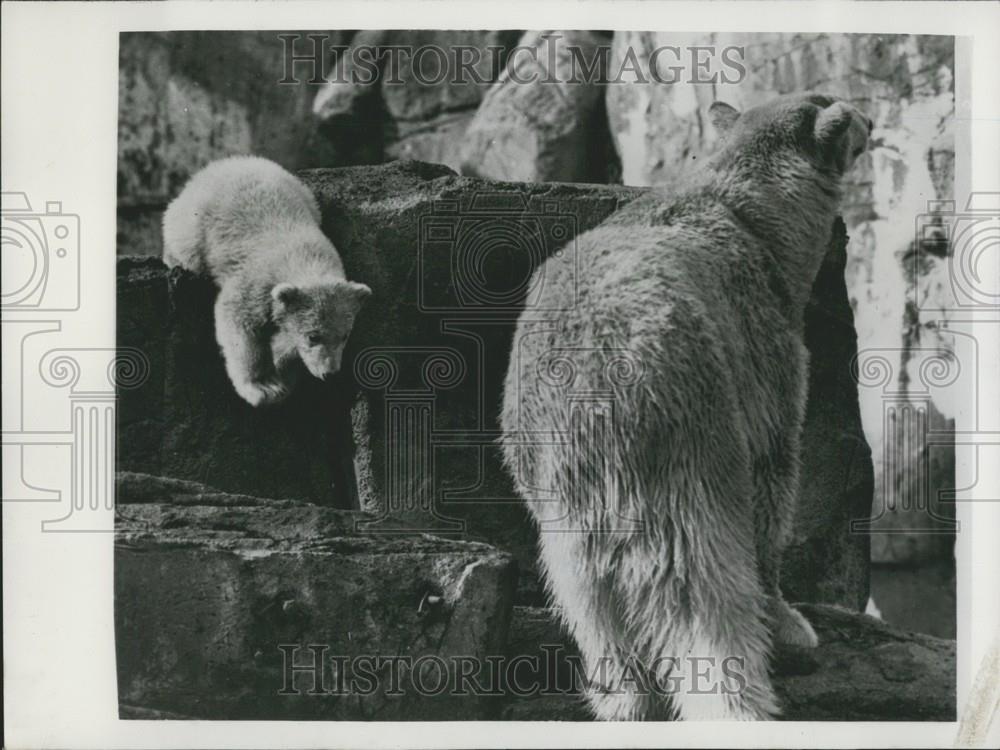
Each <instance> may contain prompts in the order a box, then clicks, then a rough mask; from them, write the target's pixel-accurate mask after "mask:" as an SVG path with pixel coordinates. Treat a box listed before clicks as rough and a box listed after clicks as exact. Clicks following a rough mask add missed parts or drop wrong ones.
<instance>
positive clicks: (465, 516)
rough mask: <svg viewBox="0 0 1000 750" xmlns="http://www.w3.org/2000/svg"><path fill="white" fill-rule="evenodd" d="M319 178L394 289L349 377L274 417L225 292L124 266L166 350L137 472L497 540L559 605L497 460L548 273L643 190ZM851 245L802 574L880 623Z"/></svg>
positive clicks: (359, 252)
mask: <svg viewBox="0 0 1000 750" xmlns="http://www.w3.org/2000/svg"><path fill="white" fill-rule="evenodd" d="M301 176H302V178H303V179H304V180H305V181H306V182H307V184H309V185H310V187H311V188H312V189H313V191H314V192H315V194H316V195H317V197H318V199H319V202H320V205H321V206H322V208H323V228H324V230H325V231H326V233H327V234H328V235H329V236H330V238H331V239H332V240H333V242H334V244H335V245H336V246H337V248H338V249H339V250H340V252H341V255H342V257H343V259H344V264H345V267H346V269H347V273H348V276H349V277H350V278H354V279H357V280H359V281H362V282H364V283H366V284H368V285H369V286H370V287H371V288H372V290H373V292H374V294H373V297H372V299H371V301H370V303H369V304H368V305H367V307H366V308H365V310H363V311H362V313H361V315H360V316H359V318H358V320H357V323H356V327H355V330H354V333H353V334H352V337H351V340H350V343H349V346H348V350H347V352H346V358H345V361H346V362H347V363H349V364H348V368H349V369H348V370H347V371H346V372H344V373H342V374H341V376H339V377H338V378H335V379H333V381H330V382H327V383H320V382H318V381H314V380H307V381H306V382H305V383H304V384H303V387H302V388H301V389H300V391H299V392H297V393H296V394H295V395H294V396H293V397H292V399H290V401H289V402H288V403H286V404H283V405H281V406H279V407H277V408H275V409H268V410H254V409H252V408H251V407H249V406H247V405H246V404H244V403H243V402H242V401H240V400H239V398H238V397H237V396H236V395H235V394H234V393H233V392H232V387H231V385H230V384H229V382H228V380H227V378H226V375H225V371H224V368H223V364H222V360H221V357H220V355H219V353H218V350H217V347H216V345H215V342H214V333H213V324H212V299H213V295H214V289H213V287H212V284H211V282H210V281H208V280H207V279H202V278H198V277H195V276H193V275H191V274H188V273H186V272H184V271H181V270H174V271H170V272H167V271H166V269H165V268H163V267H162V266H161V265H158V263H157V262H156V261H151V260H140V261H136V260H129V259H122V260H120V261H119V284H120V287H119V305H118V315H119V339H120V342H121V343H122V344H123V345H129V346H135V347H139V348H142V349H145V350H148V356H149V360H150V363H151V364H150V371H151V374H150V377H149V379H148V380H147V382H146V383H145V384H144V385H142V386H141V387H139V388H136V389H134V390H132V391H128V392H123V393H122V394H121V400H120V404H119V419H120V427H119V433H118V434H119V449H118V450H119V454H118V455H119V458H118V461H119V467H120V468H122V469H125V470H129V471H138V472H145V473H150V474H159V475H168V476H173V477H177V478H181V479H187V480H193V481H201V482H205V483H208V484H211V485H213V486H216V487H218V488H220V489H221V490H224V491H227V492H237V493H244V494H254V495H269V496H273V497H295V498H298V499H307V500H312V501H314V502H318V503H323V504H327V505H331V506H334V507H338V508H344V509H349V508H355V507H359V508H363V509H365V510H366V511H369V512H371V513H373V514H374V518H373V521H372V524H373V528H374V529H381V530H384V531H389V530H393V529H398V528H401V527H402V528H406V529H409V530H418V531H431V532H434V533H436V534H439V535H452V536H457V537H460V538H467V539H473V540H481V541H487V542H489V543H491V544H494V545H496V546H498V547H500V548H501V549H504V550H508V551H510V552H511V553H512V554H514V555H515V557H516V558H517V559H518V562H519V564H520V565H521V567H522V570H523V575H522V576H521V584H520V592H519V597H520V600H521V601H523V602H535V603H541V602H542V594H541V591H540V589H539V586H538V580H537V576H536V575H535V574H534V571H535V530H534V527H533V525H532V524H531V522H530V521H529V519H528V516H527V513H526V511H525V510H524V508H523V506H522V504H521V502H520V500H519V499H518V497H517V495H516V494H515V492H514V491H513V488H512V486H511V482H510V478H509V477H508V475H507V473H506V471H505V470H504V469H503V467H502V466H501V464H500V454H499V451H498V449H497V447H496V439H497V436H498V423H497V413H498V409H499V406H500V394H501V384H502V380H503V377H504V374H505V372H506V368H507V360H508V356H509V350H510V341H511V337H512V335H513V330H514V324H515V321H516V319H517V316H518V314H519V312H520V310H521V306H522V304H523V301H524V299H525V297H526V295H530V294H531V293H532V290H531V289H530V288H529V287H528V280H529V279H530V278H531V272H532V271H533V270H534V269H535V267H536V266H537V265H538V264H540V263H541V262H542V261H543V260H544V259H545V258H546V257H548V256H549V255H550V254H552V253H554V252H555V251H556V250H558V249H560V248H563V246H564V245H565V246H566V247H565V249H564V250H563V254H562V255H561V256H560V257H561V258H562V259H563V262H566V263H573V262H575V254H574V246H573V244H572V242H571V240H572V238H573V237H575V236H576V235H577V234H578V233H579V232H582V231H585V230H586V229H588V228H590V227H592V226H594V225H596V224H597V223H599V222H600V221H602V220H603V219H605V218H606V217H608V216H609V215H610V214H611V213H612V212H614V211H615V210H617V209H618V208H620V207H622V206H624V205H625V204H626V203H628V202H629V201H630V200H631V199H633V198H634V197H635V196H637V195H639V194H641V193H642V191H641V190H639V189H635V188H623V187H610V186H609V187H600V186H593V185H586V186H585V185H569V184H531V183H497V182H488V181H483V180H476V179H471V178H463V177H458V176H456V175H454V174H453V173H451V172H450V171H449V170H447V169H446V168H443V167H440V166H433V165H426V164H419V163H396V164H391V165H385V166H381V167H356V168H345V169H337V170H315V171H307V172H304V173H302V174H301ZM844 239H845V238H844V237H843V235H842V234H840V235H838V236H837V237H836V238H834V241H833V242H832V244H831V250H830V253H829V257H828V259H827V264H826V265H825V266H824V270H823V272H822V273H821V275H820V279H819V280H818V282H817V287H816V290H815V292H814V295H813V301H812V304H811V306H810V309H809V313H808V321H807V345H808V346H809V348H810V351H811V352H812V357H813V368H812V376H811V377H812V380H811V383H810V388H811V394H810V402H809V415H808V418H807V423H806V427H805V446H806V452H805V455H804V461H805V468H804V471H803V494H802V503H801V505H802V508H801V510H800V519H799V524H798V526H797V527H796V530H795V537H794V542H793V547H792V548H791V549H790V550H789V556H788V558H787V560H786V566H785V574H784V576H785V587H786V590H788V591H789V592H790V596H792V597H793V598H796V599H800V600H806V601H823V602H830V603H837V604H842V605H845V606H848V607H853V608H858V609H860V608H862V607H863V606H864V602H865V600H866V598H867V567H866V566H867V563H866V560H867V554H866V543H867V540H866V537H865V536H864V535H857V534H851V533H850V524H849V520H850V519H851V518H853V517H855V516H859V515H860V516H863V515H864V514H865V512H866V508H867V507H868V506H869V504H870V501H871V473H870V472H871V464H870V459H869V456H868V453H867V451H866V447H865V442H864V436H863V434H862V432H861V429H860V422H859V418H858V409H857V393H856V390H855V387H854V385H853V381H852V380H851V379H850V378H851V373H850V368H849V364H850V361H851V359H852V357H853V356H854V338H853V337H854V334H853V328H852V326H851V313H850V309H849V307H848V306H847V303H846V292H845V291H844V289H843V276H842V273H841V269H842V267H843V262H844V254H843V253H844V250H843V243H844ZM567 243H568V244H567ZM543 283H544V282H543ZM331 485H332V487H331Z"/></svg>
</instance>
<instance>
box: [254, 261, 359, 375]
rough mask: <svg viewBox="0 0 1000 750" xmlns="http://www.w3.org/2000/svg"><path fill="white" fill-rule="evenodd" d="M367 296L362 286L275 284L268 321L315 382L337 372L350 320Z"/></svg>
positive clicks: (349, 329)
mask: <svg viewBox="0 0 1000 750" xmlns="http://www.w3.org/2000/svg"><path fill="white" fill-rule="evenodd" d="M370 294H371V289H369V288H368V287H367V286H365V285H364V284H357V283H355V282H353V281H346V280H345V281H341V280H338V281H332V282H323V283H317V284H311V285H294V284H288V283H281V284H277V285H276V286H275V287H274V288H273V289H272V290H271V298H272V300H273V305H272V317H273V318H274V322H275V324H276V325H277V326H278V331H279V332H280V333H281V334H282V336H283V338H284V339H285V341H284V342H283V343H284V345H285V346H286V347H287V348H289V349H291V348H292V347H294V351H295V352H297V353H298V355H299V358H300V359H301V360H302V363H303V364H304V365H305V366H306V369H308V370H309V372H310V373H312V374H313V375H314V376H315V377H317V378H321V379H322V378H326V377H327V376H328V375H333V374H334V373H335V372H337V371H338V370H340V361H341V358H342V356H343V354H344V345H345V344H346V343H347V337H348V336H350V334H351V329H352V328H353V327H354V318H355V317H356V316H357V314H358V311H359V310H360V309H361V306H362V305H363V304H364V302H365V300H366V299H368V296H369V295H370Z"/></svg>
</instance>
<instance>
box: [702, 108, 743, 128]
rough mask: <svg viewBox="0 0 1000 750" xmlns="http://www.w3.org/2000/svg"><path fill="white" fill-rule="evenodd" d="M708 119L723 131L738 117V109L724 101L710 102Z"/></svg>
mask: <svg viewBox="0 0 1000 750" xmlns="http://www.w3.org/2000/svg"><path fill="white" fill-rule="evenodd" d="M708 119H709V120H710V121H711V123H712V125H713V127H715V129H716V130H718V131H719V132H720V133H725V132H726V131H728V130H729V129H730V128H731V127H732V126H733V123H734V122H736V121H737V120H738V119H740V111H739V110H738V109H736V107H732V106H730V105H728V104H726V103H725V102H712V106H711V107H709V108H708Z"/></svg>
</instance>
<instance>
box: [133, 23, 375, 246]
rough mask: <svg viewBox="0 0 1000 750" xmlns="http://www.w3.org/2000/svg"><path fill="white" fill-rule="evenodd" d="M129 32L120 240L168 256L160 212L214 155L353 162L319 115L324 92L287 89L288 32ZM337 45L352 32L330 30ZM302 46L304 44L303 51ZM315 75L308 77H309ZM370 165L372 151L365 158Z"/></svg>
mask: <svg viewBox="0 0 1000 750" xmlns="http://www.w3.org/2000/svg"><path fill="white" fill-rule="evenodd" d="M308 33H316V32H293V31H286V32H282V31H253V32H243V31H239V32H232V31H210V32H209V31H174V32H138V33H123V34H122V35H121V39H120V47H119V57H120V75H119V79H118V100H119V101H118V237H119V245H120V246H121V245H126V246H129V247H130V248H132V249H131V252H132V253H140V252H141V253H142V254H148V255H159V254H160V247H161V245H160V231H159V221H160V213H161V212H162V211H163V209H164V208H165V207H166V204H167V202H169V201H170V199H171V198H173V197H174V196H175V195H177V193H178V192H180V189H181V186H182V185H183V184H184V182H185V181H186V180H187V179H188V177H190V176H191V175H192V174H193V173H194V172H196V171H197V170H199V169H201V168H202V167H204V166H205V165H206V164H207V163H208V162H210V161H212V160H213V159H218V158H221V157H224V156H231V155H233V154H251V153H252V154H257V155H259V156H265V157H267V158H269V159H274V160H275V161H277V162H279V163H280V164H282V165H284V166H285V167H287V168H289V169H298V168H301V167H306V166H312V167H314V166H326V165H337V164H343V163H357V162H346V161H345V160H346V155H345V154H343V153H338V152H337V151H336V150H335V148H334V147H333V145H332V144H331V143H330V141H329V140H328V139H327V138H325V137H323V136H322V135H321V134H320V132H319V130H318V128H317V123H316V121H315V120H314V119H313V117H312V115H311V107H312V100H313V97H314V95H315V92H316V88H317V87H316V86H309V85H307V84H306V83H305V82H304V80H303V82H302V83H301V84H300V85H299V84H283V85H279V84H278V81H279V80H280V79H281V78H282V76H283V75H284V69H283V66H284V56H285V50H284V45H283V43H282V41H281V39H280V38H279V35H280V34H303V35H304V34H308ZM321 33H323V34H325V35H326V36H327V37H328V39H329V41H328V43H329V44H335V43H337V41H342V40H344V39H347V38H349V36H350V32H342V31H327V32H321ZM300 46H301V45H300ZM305 78H307V75H306V74H305V73H303V79H305ZM359 156H360V157H361V160H364V154H359Z"/></svg>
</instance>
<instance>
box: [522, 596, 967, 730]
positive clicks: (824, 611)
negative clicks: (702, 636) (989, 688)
mask: <svg viewBox="0 0 1000 750" xmlns="http://www.w3.org/2000/svg"><path fill="white" fill-rule="evenodd" d="M799 608H800V609H801V610H802V612H803V613H804V614H805V615H806V617H808V618H809V621H810V622H811V623H812V624H813V626H814V627H815V629H816V633H817V635H818V636H819V640H820V646H819V648H817V649H816V650H815V651H798V650H796V651H785V652H779V653H777V654H776V655H775V657H774V660H773V671H774V682H775V687H776V689H777V691H778V695H779V697H780V700H781V705H782V708H783V715H782V718H783V719H784V720H786V721H887V720H888V721H954V720H955V675H956V672H955V642H954V641H951V640H944V639H940V638H932V637H930V636H926V635H920V634H917V633H908V632H905V631H902V630H897V629H895V628H891V627H889V626H887V625H886V624H885V623H883V622H881V621H879V620H876V619H874V618H872V617H868V616H866V615H859V614H856V613H854V612H849V611H847V610H845V609H842V608H839V607H832V606H826V605H808V604H807V605H799ZM510 643H511V646H510V653H519V654H526V655H528V656H529V657H533V659H537V661H534V660H533V661H531V662H529V663H527V664H526V671H525V674H524V675H523V676H522V684H524V685H536V684H537V685H545V686H547V687H548V688H549V689H548V691H547V692H548V693H549V694H543V693H542V691H538V692H536V693H534V694H531V695H526V696H524V697H522V698H520V699H519V700H514V701H512V702H511V703H510V704H509V705H507V706H506V707H505V708H504V713H503V718H504V719H509V720H518V721H552V720H559V721H586V720H587V719H589V718H590V715H589V712H588V709H587V707H586V704H585V703H584V702H583V700H582V696H581V695H580V694H579V692H574V691H573V690H571V689H570V686H571V684H572V681H571V680H570V678H569V675H570V669H571V660H572V659H573V658H574V656H575V654H576V650H575V648H574V647H573V644H572V641H571V640H569V639H568V638H567V636H566V634H565V633H564V631H563V629H562V628H561V627H560V625H559V624H558V623H557V622H556V621H555V620H554V618H553V615H552V611H551V610H549V609H546V608H542V607H515V608H514V613H513V616H512V618H511V624H510ZM515 649H516V650H515ZM536 665H537V668H536V669H533V671H530V672H529V671H528V668H533V667H535V666H536ZM578 684H579V683H578Z"/></svg>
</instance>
